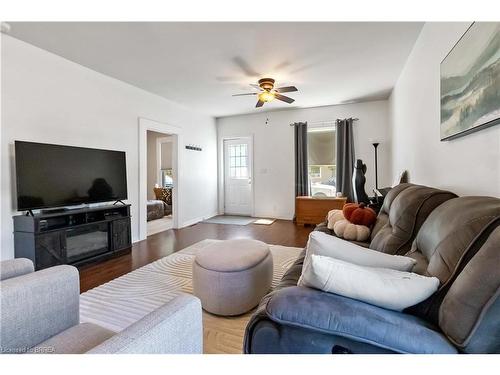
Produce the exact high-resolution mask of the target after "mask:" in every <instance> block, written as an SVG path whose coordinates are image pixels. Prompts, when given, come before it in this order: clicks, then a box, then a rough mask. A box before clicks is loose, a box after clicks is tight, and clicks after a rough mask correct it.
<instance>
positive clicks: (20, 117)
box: [1, 34, 217, 259]
mask: <svg viewBox="0 0 500 375" xmlns="http://www.w3.org/2000/svg"><path fill="white" fill-rule="evenodd" d="M1 37H2V101H1V104H2V114H1V121H2V124H1V167H2V168H1V198H2V199H1V216H2V221H1V225H2V226H1V247H2V248H1V256H2V258H3V259H4V258H5V259H7V258H12V257H13V256H14V247H13V235H12V231H13V225H12V218H11V216H12V215H14V214H18V213H17V212H16V211H15V182H14V181H15V179H14V176H13V174H14V172H13V170H14V158H13V142H14V140H16V139H18V140H27V141H37V142H51V143H58V144H66V145H73V146H83V147H95V148H104V149H113V150H123V151H126V153H127V177H128V196H129V200H128V202H129V203H131V204H132V232H133V233H132V238H133V240H134V241H136V240H137V238H138V217H139V214H138V203H137V202H138V200H139V181H138V176H139V170H138V168H139V167H138V148H139V140H138V134H139V130H138V129H139V125H138V118H139V117H143V118H150V119H154V120H156V121H159V122H163V123H168V124H171V125H175V126H178V127H181V128H183V129H184V133H183V134H184V136H183V142H185V143H194V144H200V145H201V146H202V147H203V152H190V151H188V150H185V149H184V145H180V149H181V152H182V153H183V168H185V169H186V170H187V171H189V173H186V174H182V177H181V178H184V181H182V184H181V185H182V189H183V191H182V198H181V202H180V203H179V206H180V207H179V211H180V212H179V223H180V224H181V225H182V224H183V223H187V222H192V221H193V220H197V219H201V218H204V217H208V216H211V215H213V214H214V213H215V212H216V211H217V147H216V128H215V121H214V119H213V118H211V117H208V116H205V115H201V114H198V113H195V112H194V111H192V110H189V109H188V108H185V107H182V106H179V105H177V104H175V103H172V102H170V101H168V100H166V99H164V98H161V97H159V96H156V95H153V94H150V93H148V92H146V91H143V90H141V89H138V88H136V87H134V86H131V85H129V84H126V83H124V82H121V81H118V80H116V79H113V78H110V77H108V76H105V75H102V74H100V73H97V72H95V71H93V70H90V69H87V68H85V67H83V66H81V65H78V64H75V63H73V62H70V61H68V60H65V59H63V58H61V57H59V56H56V55H54V54H51V53H49V52H47V51H44V50H42V49H39V48H37V47H34V46H31V45H29V44H27V43H24V42H22V41H19V40H17V39H14V38H12V37H9V36H6V35H4V34H2V36H1ZM184 176H185V177H184Z"/></svg>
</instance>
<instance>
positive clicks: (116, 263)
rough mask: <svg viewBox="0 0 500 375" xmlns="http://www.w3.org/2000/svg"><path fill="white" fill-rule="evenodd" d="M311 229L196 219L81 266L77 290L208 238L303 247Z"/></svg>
mask: <svg viewBox="0 0 500 375" xmlns="http://www.w3.org/2000/svg"><path fill="white" fill-rule="evenodd" d="M312 229H313V227H304V226H297V225H295V224H294V223H293V222H291V221H288V220H276V221H275V222H274V223H273V224H271V225H256V224H248V225H222V224H205V223H198V224H195V225H193V226H190V227H187V228H182V229H170V230H167V231H165V232H161V233H157V234H154V235H152V236H149V237H148V238H147V239H146V240H144V241H140V242H137V243H135V244H133V246H132V251H131V252H130V253H129V254H126V255H122V256H120V257H117V258H113V259H110V260H107V261H105V262H102V263H97V264H91V265H87V266H84V267H81V268H80V291H81V292H82V293H83V292H85V291H87V290H89V289H92V288H94V287H96V286H98V285H101V284H104V283H106V282H108V281H110V280H113V279H115V278H117V277H119V276H121V275H124V274H126V273H128V272H130V271H133V270H135V269H137V268H139V267H142V266H144V265H146V264H148V263H151V262H153V261H155V260H157V259H160V258H163V257H165V256H167V255H169V254H172V253H173V252H176V251H178V250H182V249H184V248H185V247H187V246H190V245H192V244H194V243H196V242H199V241H201V240H204V239H207V238H210V239H218V240H226V239H234V238H252V239H256V240H260V241H263V242H266V243H268V244H274V245H283V246H295V247H303V246H305V244H306V242H307V238H308V236H309V233H310V232H311V231H312Z"/></svg>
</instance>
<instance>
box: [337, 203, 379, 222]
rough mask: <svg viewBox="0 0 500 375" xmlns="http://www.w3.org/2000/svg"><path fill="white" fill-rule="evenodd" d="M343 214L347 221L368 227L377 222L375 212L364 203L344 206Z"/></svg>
mask: <svg viewBox="0 0 500 375" xmlns="http://www.w3.org/2000/svg"><path fill="white" fill-rule="evenodd" d="M342 212H343V213H344V217H345V218H346V220H349V221H350V222H351V223H353V224H358V225H364V226H366V227H371V226H372V225H373V224H374V223H375V220H377V214H376V213H375V211H373V210H372V209H371V208H370V207H366V205H365V204H364V203H359V204H357V203H347V204H345V205H344V209H343V210H342Z"/></svg>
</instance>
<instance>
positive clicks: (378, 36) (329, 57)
mask: <svg viewBox="0 0 500 375" xmlns="http://www.w3.org/2000/svg"><path fill="white" fill-rule="evenodd" d="M10 25H11V30H10V35H12V36H14V37H16V38H18V39H21V40H24V41H26V42H28V43H31V44H33V45H36V46H38V47H40V48H43V49H46V50H48V51H50V52H53V53H55V54H58V55H60V56H63V57H65V58H67V59H69V60H72V61H74V62H77V63H79V64H81V65H84V66H86V67H89V68H91V69H94V70H96V71H98V72H101V73H104V74H106V75H109V76H111V77H115V78H117V79H120V80H122V81H125V82H128V83H130V84H132V85H135V86H137V87H140V88H142V89H145V90H147V91H150V92H153V93H156V94H158V95H161V96H163V97H165V98H167V99H170V100H172V101H175V102H177V103H180V104H182V105H184V106H187V107H190V108H192V109H194V110H196V111H200V112H204V113H206V114H209V115H211V116H215V117H220V116H228V115H234V114H242V113H254V112H257V111H262V110H272V109H278V108H290V107H292V106H295V107H313V106H322V105H330V104H340V103H347V102H359V101H366V100H373V99H385V98H387V97H388V95H389V93H390V91H391V89H392V87H393V86H394V84H395V82H396V80H397V78H398V76H399V73H400V72H401V70H402V68H403V66H404V63H405V61H406V58H407V57H408V55H409V53H410V51H411V48H412V47H413V44H414V43H415V40H416V38H417V36H418V34H419V32H420V30H421V28H422V23H407V22H404V23H403V22H401V23H391V22H379V23H376V22H370V23H367V22H362V23H361V22H360V23H355V22H331V23H330V22H329V23H306V22H302V23H295V22H294V23H279V22H272V23H215V22H214V23H169V22H159V23H151V22H123V23H116V22H103V23H96V22H87V23H84V22H63V23H61V22H59V23H57V22H12V23H10ZM264 76H266V77H268V76H269V77H272V78H275V79H276V81H277V85H278V86H288V85H295V86H297V87H298V89H299V92H296V93H290V94H287V95H289V96H290V97H293V98H294V99H295V100H296V101H295V103H293V104H292V105H289V104H286V103H281V102H278V101H276V100H275V101H273V102H271V103H266V105H265V106H264V107H263V108H261V109H256V108H254V106H255V102H256V98H255V97H253V96H243V97H232V96H231V95H232V94H236V93H242V92H251V91H252V88H251V87H250V86H249V84H250V83H256V81H257V80H258V79H259V78H261V77H264Z"/></svg>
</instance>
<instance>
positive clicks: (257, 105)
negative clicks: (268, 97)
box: [255, 99, 264, 108]
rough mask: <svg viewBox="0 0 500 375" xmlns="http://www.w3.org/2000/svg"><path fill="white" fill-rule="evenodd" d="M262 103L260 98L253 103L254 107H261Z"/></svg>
mask: <svg viewBox="0 0 500 375" xmlns="http://www.w3.org/2000/svg"><path fill="white" fill-rule="evenodd" d="M263 105H264V102H263V101H262V100H260V99H259V100H258V101H257V104H256V105H255V108H259V107H262V106H263Z"/></svg>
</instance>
